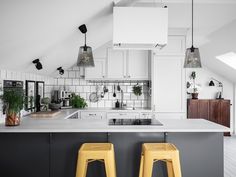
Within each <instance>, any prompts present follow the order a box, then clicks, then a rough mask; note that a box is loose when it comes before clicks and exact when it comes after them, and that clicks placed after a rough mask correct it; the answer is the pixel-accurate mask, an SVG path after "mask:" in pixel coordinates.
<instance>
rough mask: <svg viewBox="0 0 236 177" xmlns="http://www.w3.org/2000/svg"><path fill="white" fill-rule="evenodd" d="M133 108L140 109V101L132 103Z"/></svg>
mask: <svg viewBox="0 0 236 177" xmlns="http://www.w3.org/2000/svg"><path fill="white" fill-rule="evenodd" d="M134 107H135V108H141V107H142V101H134Z"/></svg>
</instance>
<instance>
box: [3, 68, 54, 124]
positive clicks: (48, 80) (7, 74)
mask: <svg viewBox="0 0 236 177" xmlns="http://www.w3.org/2000/svg"><path fill="white" fill-rule="evenodd" d="M3 80H18V81H23V82H24V89H25V81H26V80H32V81H44V82H45V85H49V84H53V83H54V79H53V78H52V77H48V76H42V75H37V74H32V73H24V72H15V71H10V70H3V69H2V70H0V95H1V94H2V91H1V90H2V87H3ZM50 94H51V90H48V89H46V87H45V97H50ZM4 118H5V115H3V114H2V103H1V100H0V123H1V122H4Z"/></svg>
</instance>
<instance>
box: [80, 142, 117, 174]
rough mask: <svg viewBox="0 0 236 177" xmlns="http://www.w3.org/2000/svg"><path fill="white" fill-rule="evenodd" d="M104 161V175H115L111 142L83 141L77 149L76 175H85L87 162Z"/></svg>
mask: <svg viewBox="0 0 236 177" xmlns="http://www.w3.org/2000/svg"><path fill="white" fill-rule="evenodd" d="M96 160H98V161H101V162H104V163H105V169H106V176H107V177H116V167H115V153H114V146H113V144H111V143H84V144H83V145H82V146H81V148H80V149H79V153H78V161H77V169H76V177H86V173H87V166H88V163H89V162H93V161H96Z"/></svg>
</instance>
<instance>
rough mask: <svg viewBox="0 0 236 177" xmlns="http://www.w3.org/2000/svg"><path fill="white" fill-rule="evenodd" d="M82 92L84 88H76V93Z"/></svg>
mask: <svg viewBox="0 0 236 177" xmlns="http://www.w3.org/2000/svg"><path fill="white" fill-rule="evenodd" d="M83 91H84V87H83V86H76V92H79V93H80V92H83Z"/></svg>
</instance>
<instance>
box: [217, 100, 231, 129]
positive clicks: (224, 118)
mask: <svg viewBox="0 0 236 177" xmlns="http://www.w3.org/2000/svg"><path fill="white" fill-rule="evenodd" d="M220 104H221V109H220V110H221V119H220V120H219V121H220V123H221V124H222V125H224V126H226V127H230V101H229V100H221V101H220Z"/></svg>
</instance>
